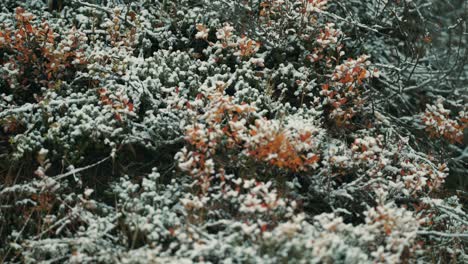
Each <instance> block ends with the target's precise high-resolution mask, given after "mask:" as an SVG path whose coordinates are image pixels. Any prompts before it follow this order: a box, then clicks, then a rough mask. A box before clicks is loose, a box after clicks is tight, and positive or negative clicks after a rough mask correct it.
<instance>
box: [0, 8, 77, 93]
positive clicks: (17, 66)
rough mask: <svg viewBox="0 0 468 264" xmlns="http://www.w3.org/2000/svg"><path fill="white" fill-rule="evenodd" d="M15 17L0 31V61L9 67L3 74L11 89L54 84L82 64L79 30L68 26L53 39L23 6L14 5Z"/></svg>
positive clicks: (64, 78) (51, 86) (49, 29)
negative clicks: (67, 30) (13, 26)
mask: <svg viewBox="0 0 468 264" xmlns="http://www.w3.org/2000/svg"><path fill="white" fill-rule="evenodd" d="M15 19H16V27H15V28H14V29H11V28H7V27H5V26H4V28H3V29H2V30H1V31H0V50H1V51H2V53H3V56H2V57H0V64H1V65H3V66H5V68H7V69H8V70H9V74H7V75H5V76H3V78H4V79H5V80H6V81H7V83H8V85H9V87H10V88H11V89H17V88H20V87H22V88H26V89H27V88H36V89H38V88H40V87H47V88H56V85H57V84H59V83H60V81H61V80H67V79H73V78H72V77H73V76H74V74H75V72H76V71H77V70H78V69H79V68H80V67H81V66H83V65H85V64H86V59H85V56H84V53H83V51H82V50H81V49H80V44H81V43H82V42H83V41H85V40H86V37H85V36H84V35H83V34H80V33H78V32H77V31H76V30H75V29H72V30H71V31H69V32H68V34H66V36H65V37H64V38H63V39H57V37H56V35H55V34H54V31H53V30H52V28H51V27H50V26H49V25H48V24H47V23H46V22H42V23H38V22H37V21H36V20H35V17H34V16H33V15H32V14H30V13H28V12H26V11H25V10H24V9H23V8H17V9H16V15H15ZM37 99H38V98H36V100H37Z"/></svg>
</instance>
